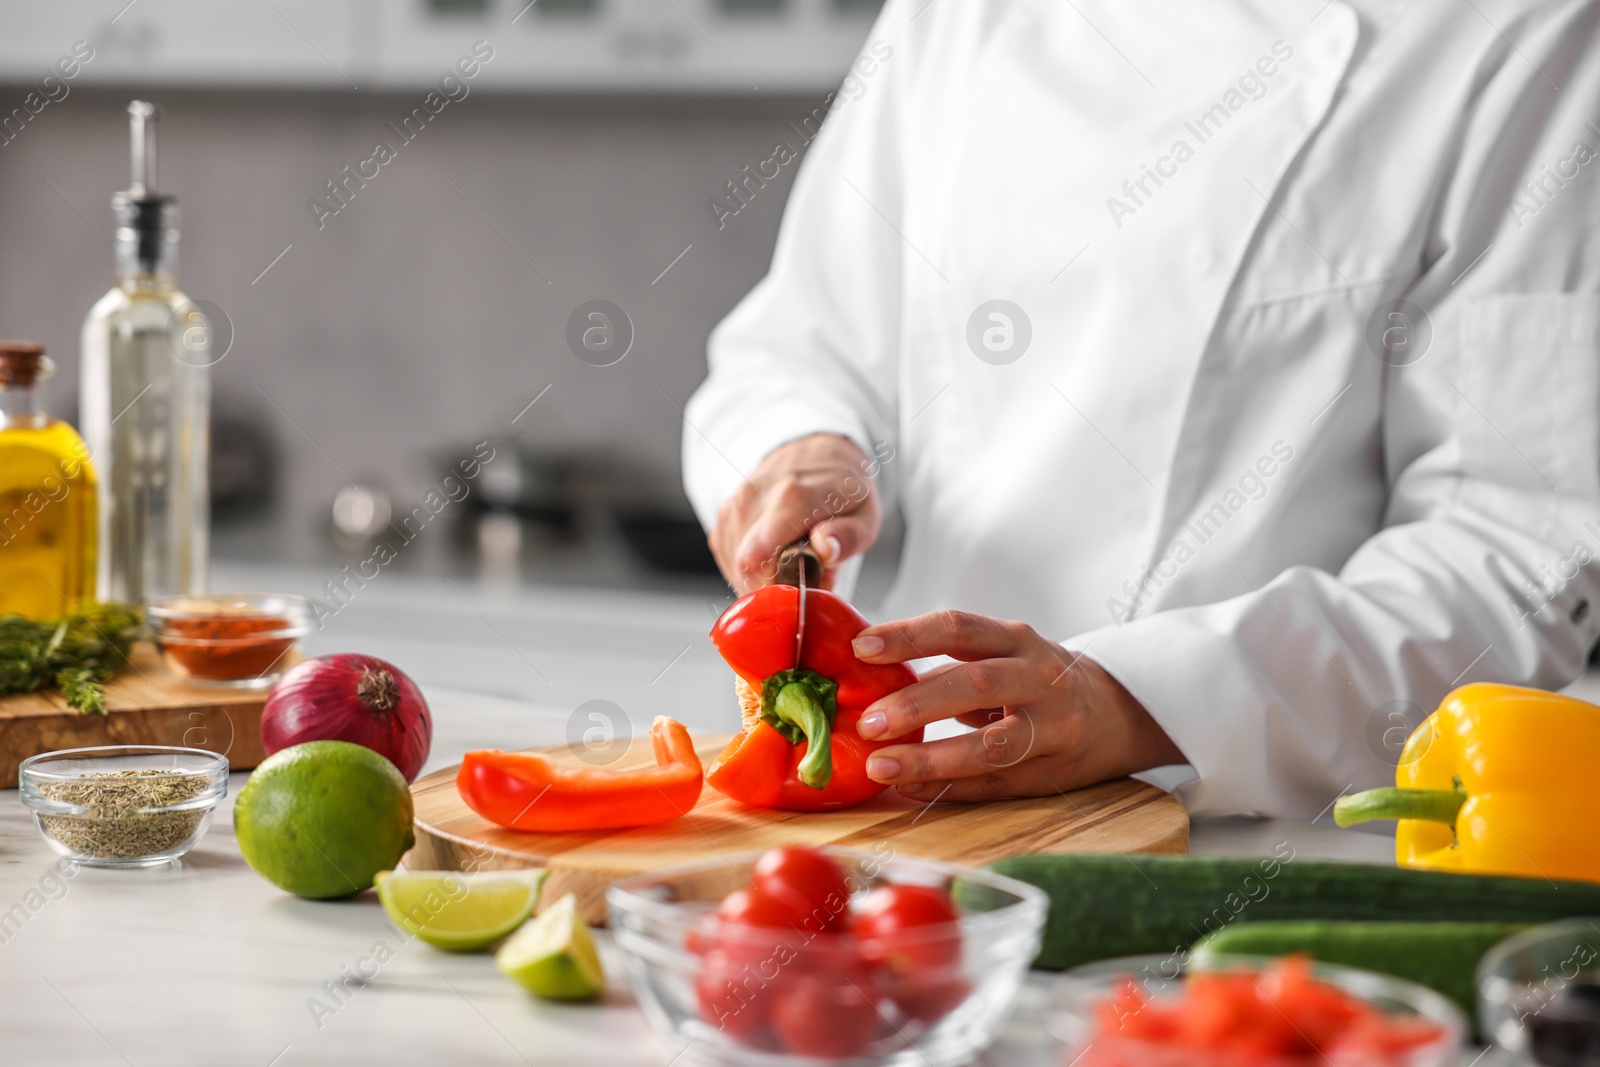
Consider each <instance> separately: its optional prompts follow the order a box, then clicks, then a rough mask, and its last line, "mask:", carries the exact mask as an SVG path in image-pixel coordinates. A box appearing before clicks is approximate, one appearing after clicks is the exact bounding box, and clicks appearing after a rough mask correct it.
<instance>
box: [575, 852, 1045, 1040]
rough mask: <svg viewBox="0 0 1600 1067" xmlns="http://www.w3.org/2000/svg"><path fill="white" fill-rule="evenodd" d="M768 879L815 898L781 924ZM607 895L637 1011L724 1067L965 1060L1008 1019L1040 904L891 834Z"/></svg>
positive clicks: (1035, 896) (1016, 888)
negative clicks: (886, 839) (895, 844)
mask: <svg viewBox="0 0 1600 1067" xmlns="http://www.w3.org/2000/svg"><path fill="white" fill-rule="evenodd" d="M819 857H825V858H824V859H820V860H819ZM828 868H831V871H830V870H829V869H828ZM819 872H820V873H819ZM773 878H776V879H779V880H782V879H788V880H789V882H790V883H791V884H794V883H796V882H804V883H806V884H807V886H808V887H809V888H808V889H806V890H804V891H803V892H802V896H807V897H809V896H813V895H814V896H816V901H814V902H809V903H806V904H804V905H802V906H801V907H800V910H799V913H798V915H790V916H789V918H787V919H786V920H784V923H785V924H782V925H780V924H778V920H776V919H775V918H774V915H773V913H772V909H773V908H774V907H775V906H776V907H782V906H783V905H782V904H781V903H779V902H778V901H777V899H776V897H775V896H774V895H770V894H768V892H767V888H766V887H768V886H769V884H770V879H773ZM829 882H831V884H832V885H833V886H834V888H833V889H832V890H831V891H829V890H826V889H825V887H824V886H820V885H819V883H829ZM785 895H787V891H785ZM606 901H607V904H608V906H609V915H610V925H611V928H612V931H613V935H614V938H615V942H616V945H617V947H618V948H619V949H620V950H621V952H622V955H623V958H624V960H625V961H626V964H627V970H628V975H629V978H630V980H631V984H632V986H633V990H634V994H635V996H636V997H637V998H638V1000H639V1004H640V1006H641V1008H643V1010H644V1012H645V1014H646V1015H647V1016H648V1017H649V1019H650V1020H651V1022H652V1024H653V1025H654V1026H655V1027H656V1028H657V1030H658V1031H660V1032H661V1033H662V1034H663V1036H665V1037H666V1038H667V1039H668V1041H669V1042H671V1043H672V1044H673V1045H674V1046H681V1045H684V1044H687V1045H688V1046H690V1050H691V1057H690V1059H692V1061H693V1062H696V1063H709V1064H715V1065H719V1067H722V1065H726V1067H735V1065H748V1064H765V1065H769V1067H786V1065H790V1064H801V1063H805V1064H815V1063H817V1062H819V1061H841V1060H843V1061H848V1062H849V1063H851V1064H853V1065H856V1067H912V1065H916V1067H946V1065H955V1064H961V1063H968V1062H970V1061H971V1060H972V1058H973V1057H974V1056H975V1055H977V1054H978V1052H980V1051H981V1050H982V1049H984V1048H985V1047H987V1046H988V1045H989V1044H990V1043H991V1042H993V1040H994V1039H995V1037H996V1035H997V1034H998V1033H999V1031H1000V1028H1001V1026H1002V1025H1003V1024H1004V1023H1005V1020H1006V1017H1007V1016H1008V1015H1009V1014H1010V1011H1011V1007H1012V1004H1013V1002H1014V1001H1015V999H1016V996H1017V992H1018V990H1019V989H1020V988H1021V986H1022V982H1023V979H1024V977H1025V976H1026V974H1027V971H1028V966H1029V964H1030V963H1031V962H1032V961H1033V958H1034V956H1035V955H1036V954H1037V952H1038V948H1039V939H1040V936H1041V933H1042V931H1043V928H1044V918H1045V911H1046V898H1045V896H1044V894H1043V893H1042V892H1041V891H1040V890H1039V889H1037V888H1035V887H1034V886H1030V885H1026V884H1024V883H1022V882H1018V881H1015V880H1013V879H1010V878H1006V877H1004V876H1001V875H997V874H992V873H990V872H988V871H984V870H977V869H973V868H968V867H962V866H958V865H956V864H950V863H941V862H938V861H934V860H923V859H917V858H910V857H900V856H896V855H895V853H894V850H893V848H892V847H891V846H890V845H888V844H887V843H885V844H882V845H880V846H878V848H877V849H875V850H871V851H868V850H863V849H845V848H824V849H812V848H802V847H793V846H790V847H785V848H780V849H773V850H770V851H768V852H766V853H754V852H752V853H746V854H740V855H734V856H730V857H722V856H718V857H717V858H715V859H709V860H700V861H695V862H693V863H686V864H682V865H678V866H674V867H668V868H663V869H661V870H656V871H651V872H649V873H647V874H642V875H638V876H635V877H633V878H628V879H625V880H623V881H621V882H618V883H617V884H616V885H614V886H613V887H612V888H611V890H610V891H609V892H608V894H607V896H606ZM824 901H826V903H825V904H824V903H822V902H824ZM790 903H793V898H792V897H790ZM686 1062H687V1061H686Z"/></svg>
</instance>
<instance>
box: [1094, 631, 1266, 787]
mask: <svg viewBox="0 0 1600 1067" xmlns="http://www.w3.org/2000/svg"><path fill="white" fill-rule="evenodd" d="M1230 606H1231V605H1229V604H1226V603H1224V604H1219V605H1210V606H1209V607H1208V608H1190V609H1179V610H1175V611H1166V612H1160V613H1157V614H1154V615H1149V616H1146V617H1144V618H1141V619H1134V620H1132V621H1130V622H1126V623H1123V624H1121V625H1114V626H1106V627H1103V628H1101V629H1098V630H1091V631H1089V632H1087V633H1083V634H1079V635H1078V636H1076V637H1073V638H1071V639H1070V640H1068V641H1064V642H1063V645H1064V646H1065V647H1066V648H1067V649H1068V650H1070V651H1073V652H1077V653H1080V654H1082V655H1084V656H1087V657H1088V658H1089V659H1092V660H1094V661H1095V662H1096V663H1098V664H1099V665H1100V666H1101V667H1103V668H1104V669H1105V670H1106V672H1107V673H1109V674H1110V675H1111V676H1112V677H1113V678H1115V679H1116V680H1117V681H1118V682H1120V683H1122V685H1123V687H1124V688H1126V689H1127V690H1128V692H1129V693H1131V694H1132V695H1133V697H1134V699H1136V700H1138V701H1139V703H1140V704H1142V705H1144V707H1145V710H1147V711H1148V712H1149V713H1150V715H1151V717H1152V718H1154V719H1155V720H1156V722H1157V723H1159V724H1160V726H1161V728H1162V729H1163V730H1165V731H1166V733H1167V736H1168V737H1170V738H1171V739H1172V742H1173V744H1175V745H1177V746H1178V749H1179V750H1180V751H1181V752H1182V753H1183V754H1184V757H1185V758H1186V759H1187V760H1188V761H1189V765H1190V766H1191V767H1192V768H1193V772H1194V777H1190V778H1189V780H1188V781H1185V782H1183V783H1182V784H1176V783H1177V782H1178V781H1180V780H1181V779H1182V778H1183V777H1184V776H1183V775H1182V774H1180V773H1174V772H1173V771H1164V772H1162V773H1160V774H1155V775H1152V776H1150V777H1151V780H1152V781H1154V782H1155V783H1156V784H1158V785H1162V786H1163V787H1164V788H1166V787H1171V786H1174V785H1175V788H1173V789H1172V792H1173V794H1174V795H1175V796H1177V798H1178V799H1179V800H1180V801H1182V802H1183V804H1184V806H1185V807H1186V808H1188V809H1189V812H1190V814H1191V815H1236V814H1239V813H1241V812H1249V811H1253V810H1256V808H1257V806H1258V801H1259V798H1260V797H1262V796H1264V795H1266V794H1265V790H1266V789H1267V787H1268V784H1267V783H1266V782H1263V781H1257V780H1255V776H1254V772H1253V770H1252V768H1257V767H1263V766H1266V764H1267V752H1266V745H1267V737H1266V725H1265V724H1266V715H1265V714H1264V711H1263V709H1262V708H1260V707H1257V706H1255V705H1256V704H1257V703H1258V702H1259V701H1260V699H1261V698H1260V696H1259V694H1257V693H1255V692H1254V691H1253V687H1252V685H1251V684H1250V680H1249V678H1248V671H1247V668H1246V666H1245V665H1244V664H1242V663H1241V662H1240V661H1239V660H1238V658H1237V656H1236V655H1235V649H1234V647H1233V636H1232V634H1231V633H1230V620H1228V619H1227V618H1225V617H1219V616H1226V615H1227V614H1228V611H1227V609H1228V608H1229V607H1230Z"/></svg>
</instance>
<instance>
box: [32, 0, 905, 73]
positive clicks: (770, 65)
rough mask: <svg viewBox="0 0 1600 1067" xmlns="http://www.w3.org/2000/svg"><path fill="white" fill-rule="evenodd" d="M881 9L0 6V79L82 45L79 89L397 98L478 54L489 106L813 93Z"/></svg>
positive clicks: (382, 3) (817, 1)
mask: <svg viewBox="0 0 1600 1067" xmlns="http://www.w3.org/2000/svg"><path fill="white" fill-rule="evenodd" d="M878 7H879V0H534V2H532V3H529V2H528V0H322V2H319V0H239V2H235V3H227V4H217V3H207V2H206V0H133V2H132V3H127V2H126V0H113V2H110V3H101V4H94V5H90V4H81V3H73V4H29V3H23V2H20V0H7V2H5V3H0V15H3V16H4V19H5V25H6V33H5V34H4V35H3V37H0V81H4V82H10V83H14V84H29V83H33V82H37V81H38V80H39V79H40V78H41V77H43V76H44V74H45V73H46V72H47V70H48V69H49V68H50V66H51V65H52V64H53V63H54V62H55V60H56V58H57V57H58V56H61V55H64V54H66V53H67V52H68V51H69V50H70V49H71V47H72V45H73V44H74V42H77V41H80V40H82V41H88V42H89V44H90V45H91V46H93V48H94V57H93V59H92V60H90V61H89V62H88V63H86V64H85V65H84V67H83V69H82V72H81V73H80V74H79V75H78V80H79V81H81V82H82V83H84V84H103V85H126V86H129V87H134V86H145V85H153V86H176V87H230V88H280V89H319V90H333V91H346V92H355V91H371V90H377V91H394V92H400V91H411V90H423V91H425V90H426V89H428V88H430V87H432V86H434V85H435V84H437V82H438V81H439V79H440V78H441V77H442V76H443V75H444V74H445V73H446V72H447V71H448V70H449V68H450V67H451V65H453V64H454V63H455V61H456V60H457V58H459V57H460V56H461V55H463V54H464V53H466V52H467V51H468V49H469V48H470V46H471V45H472V44H473V43H474V42H477V41H487V42H488V43H489V44H490V45H491V46H492V47H493V49H494V54H495V59H494V62H493V64H492V66H489V67H487V68H486V70H485V74H486V77H484V78H483V79H481V80H480V81H479V82H478V83H477V84H476V85H475V88H483V89H486V90H489V91H501V92H541V91H555V92H597V93H611V92H643V91H661V90H666V91H679V92H695V93H699V92H713V93H735V94H750V93H770V92H812V91H815V92H825V91H827V90H829V89H831V88H833V87H834V86H835V85H837V83H838V81H839V79H840V78H841V77H842V76H843V74H844V71H845V68H846V67H847V66H848V65H849V63H850V60H851V58H852V57H853V56H854V55H855V53H856V51H857V50H858V49H859V48H860V47H861V44H862V42H863V41H864V40H865V38H866V35H867V32H868V30H869V28H870V26H871V22H872V18H873V16H874V15H875V14H876V12H877V10H878Z"/></svg>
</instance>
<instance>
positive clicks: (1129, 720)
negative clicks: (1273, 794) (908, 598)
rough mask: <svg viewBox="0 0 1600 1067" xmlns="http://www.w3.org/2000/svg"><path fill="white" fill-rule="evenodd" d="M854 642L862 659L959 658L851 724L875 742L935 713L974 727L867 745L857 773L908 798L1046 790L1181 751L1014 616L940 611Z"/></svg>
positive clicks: (1124, 698)
mask: <svg viewBox="0 0 1600 1067" xmlns="http://www.w3.org/2000/svg"><path fill="white" fill-rule="evenodd" d="M854 647H855V651H856V655H857V656H859V657H860V658H861V660H862V661H863V662H864V663H874V664H894V663H904V662H906V661H907V660H913V659H920V658H923V657H927V656H935V655H945V656H950V657H952V658H954V659H957V660H960V661H962V662H959V663H954V664H951V665H949V666H947V667H944V668H941V669H939V670H937V671H934V672H930V673H929V674H927V675H925V676H923V678H922V679H921V680H920V681H918V682H917V683H916V684H915V685H910V686H907V687H905V688H904V689H901V690H899V691H897V692H894V693H890V694H888V695H887V696H884V697H882V698H880V699H879V700H877V701H875V702H874V703H873V704H872V705H871V706H870V707H868V708H866V709H865V711H864V713H863V714H862V715H861V717H860V718H859V720H858V721H857V723H856V731H857V732H858V733H859V734H860V735H861V736H862V737H863V738H866V739H868V740H871V741H879V742H881V741H882V740H884V739H887V738H893V737H895V736H896V735H899V734H904V733H907V732H909V731H912V730H920V729H921V728H922V727H924V726H926V725H928V724H929V723H933V722H937V721H939V720H940V719H951V718H953V719H956V720H958V721H960V722H962V723H965V724H966V725H968V726H972V727H974V728H975V729H974V731H973V732H972V733H966V734H961V735H959V736H956V737H950V738H941V739H939V740H935V741H926V742H923V743H921V744H891V745H889V746H888V747H885V748H881V749H878V750H877V751H876V752H874V753H872V757H871V758H870V759H869V760H868V761H867V766H866V772H867V775H868V776H869V777H871V778H872V779H874V780H875V781H879V782H884V783H887V784H889V785H893V786H895V787H897V788H898V789H899V790H900V792H901V793H903V794H904V795H905V796H908V797H911V798H912V799H915V800H932V799H934V798H935V797H940V798H941V799H943V800H957V801H959V800H988V799H993V798H997V797H1024V796H1048V795H1050V794H1053V793H1056V792H1058V791H1064V790H1068V789H1075V788H1078V787H1079V786H1085V785H1093V784H1094V783H1096V782H1102V781H1105V780H1106V779H1108V778H1116V777H1119V776H1121V775H1124V774H1131V773H1133V772H1135V771H1142V770H1149V769H1150V768H1152V767H1160V766H1164V765H1166V764H1170V763H1182V762H1184V756H1183V753H1182V752H1180V751H1179V750H1178V747H1177V746H1176V745H1175V744H1173V743H1172V739H1171V738H1169V737H1168V736H1167V734H1166V732H1165V731H1164V730H1162V729H1161V727H1160V725H1158V724H1157V723H1156V721H1155V720H1154V719H1153V718H1151V716H1150V713H1149V712H1148V711H1146V710H1145V709H1144V706H1143V705H1141V704H1140V703H1139V702H1138V701H1137V700H1135V699H1134V698H1133V696H1132V694H1130V693H1129V692H1128V691H1127V690H1126V689H1124V688H1123V687H1122V685H1121V684H1120V683H1119V682H1117V680H1116V679H1115V678H1113V677H1111V675H1109V674H1107V673H1106V671H1105V670H1104V669H1103V668H1102V667H1101V666H1100V665H1099V664H1097V663H1095V662H1094V661H1093V660H1091V659H1089V658H1087V657H1085V656H1083V655H1081V654H1079V653H1075V652H1069V651H1067V650H1066V649H1064V648H1062V647H1061V646H1060V645H1058V644H1056V643H1055V642H1054V641H1050V640H1048V639H1046V638H1044V637H1041V636H1040V635H1039V634H1037V633H1035V632H1034V630H1033V628H1032V627H1030V626H1027V625H1025V624H1023V623H1020V622H1006V621H1003V620H1000V619H991V618H988V617H985V616H982V615H973V614H969V613H967V612H962V611H940V612H934V613H932V614H928V615H919V616H917V617H916V618H913V619H906V620H903V621H901V622H891V623H885V624H883V625H881V626H873V627H869V628H868V629H866V630H863V631H862V632H861V633H860V634H859V635H858V636H857V637H856V638H855V642H854Z"/></svg>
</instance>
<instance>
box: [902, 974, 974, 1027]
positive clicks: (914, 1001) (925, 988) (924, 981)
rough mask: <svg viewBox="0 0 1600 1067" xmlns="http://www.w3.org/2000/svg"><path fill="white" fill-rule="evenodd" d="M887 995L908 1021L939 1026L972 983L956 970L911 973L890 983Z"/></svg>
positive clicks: (957, 1006)
mask: <svg viewBox="0 0 1600 1067" xmlns="http://www.w3.org/2000/svg"><path fill="white" fill-rule="evenodd" d="M885 993H886V995H887V996H888V998H889V999H890V1000H892V1001H894V1003H895V1005H896V1006H897V1007H899V1009H900V1010H901V1011H902V1012H904V1013H905V1015H906V1016H907V1017H908V1018H912V1019H917V1020H919V1021H921V1022H925V1023H936V1022H938V1021H939V1020H940V1019H943V1018H944V1017H945V1016H946V1015H949V1014H950V1013H951V1012H953V1011H955V1010H956V1009H957V1008H959V1007H960V1006H961V1002H962V1001H964V1000H966V999H967V997H968V996H969V995H970V994H971V993H972V983H971V982H969V981H967V980H966V979H965V978H963V977H962V976H961V975H960V974H959V973H957V972H955V971H954V970H945V971H943V972H934V973H932V974H911V975H908V976H906V977H905V978H902V979H900V980H899V981H897V982H893V983H890V985H889V987H888V988H887V989H886V990H885Z"/></svg>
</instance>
